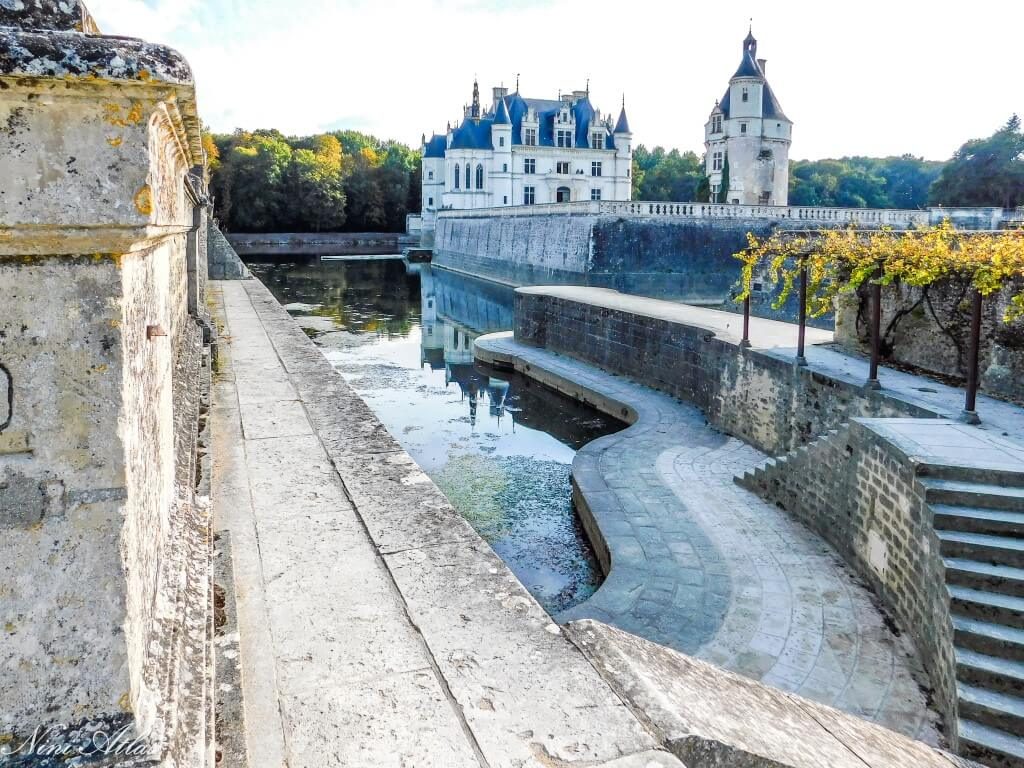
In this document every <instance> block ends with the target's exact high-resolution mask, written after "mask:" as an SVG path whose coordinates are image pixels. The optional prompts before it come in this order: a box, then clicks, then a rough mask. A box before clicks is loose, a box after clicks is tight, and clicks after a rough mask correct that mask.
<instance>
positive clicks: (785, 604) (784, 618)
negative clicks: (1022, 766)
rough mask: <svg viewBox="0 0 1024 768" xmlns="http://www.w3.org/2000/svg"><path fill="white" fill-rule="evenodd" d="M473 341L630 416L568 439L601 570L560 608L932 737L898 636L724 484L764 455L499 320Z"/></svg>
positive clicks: (849, 584)
mask: <svg viewBox="0 0 1024 768" xmlns="http://www.w3.org/2000/svg"><path fill="white" fill-rule="evenodd" d="M477 356H478V357H479V358H481V359H482V360H484V361H490V362H497V363H505V364H515V365H516V367H517V368H518V369H520V370H522V371H523V372H525V373H527V374H528V375H530V376H532V377H534V378H536V379H539V380H540V381H542V382H544V383H545V384H548V385H549V386H553V387H555V388H556V389H559V390H562V391H564V392H566V393H568V394H572V395H574V396H578V397H582V398H584V399H586V400H588V401H590V402H592V403H594V404H595V405H597V406H598V407H599V408H601V409H602V410H605V411H606V412H608V413H612V414H614V415H619V416H622V415H625V414H627V413H628V414H629V415H628V417H627V418H628V420H630V421H632V425H631V426H630V427H629V428H627V429H625V430H623V431H622V432H619V433H616V434H614V435H609V436H607V437H603V438H600V439H599V440H595V441H594V442H592V443H590V444H588V445H587V446H585V447H584V448H583V449H582V450H581V451H580V452H579V453H578V454H577V458H576V462H575V463H574V466H573V475H574V483H575V485H576V487H577V492H578V501H583V502H584V503H585V505H586V507H587V509H588V510H589V516H590V517H591V518H592V520H593V521H594V523H595V524H596V525H597V527H598V528H599V529H600V535H601V538H603V540H604V542H605V543H606V544H607V550H608V552H607V553H605V552H602V551H601V549H602V548H601V547H600V546H598V547H597V549H598V554H599V557H601V559H602V560H603V561H604V562H605V563H606V564H607V563H608V561H609V559H610V562H611V570H610V571H609V573H608V576H607V579H606V581H605V583H604V584H603V585H602V587H601V588H600V589H599V590H598V591H597V593H596V594H595V595H594V596H593V597H592V598H591V599H590V600H588V601H586V602H585V603H583V604H581V605H579V606H577V607H576V608H574V609H572V610H570V611H567V612H566V613H564V614H562V615H560V616H558V617H557V618H558V619H559V620H560V621H569V620H572V619H578V618H593V619H598V620H601V621H606V622H608V623H610V624H613V625H615V626H617V627H619V628H621V629H625V630H627V631H629V632H632V633H634V634H637V635H640V636H642V637H645V638H647V639H650V640H653V641H655V642H658V643H661V644H662V645H666V646H669V647H671V648H675V649H677V650H680V651H682V652H684V653H688V654H692V655H695V656H697V657H700V658H703V659H706V660H708V661H711V662H713V663H715V664H718V665H720V666H722V667H725V668H727V669H730V670H733V671H736V672H739V673H741V674H744V675H747V676H749V677H752V678H754V679H758V680H761V681H762V682H765V683H768V684H771V685H773V686H776V687H778V688H781V689H784V690H787V691H792V692H795V693H798V694H800V695H802V696H806V697H808V698H811V699H814V700H816V701H820V702H823V703H826V704H830V705H833V706H836V707H837V708H839V709H842V710H844V711H847V712H850V713H852V714H856V715H858V716H861V717H864V718H866V719H868V720H872V721H875V722H878V723H880V724H882V725H885V726H887V727H889V728H892V729H893V730H896V731H899V732H901V733H904V734H907V735H909V736H913V737H915V738H918V739H921V740H923V741H926V742H928V743H931V744H938V743H939V741H940V737H939V733H938V730H937V728H936V724H937V723H938V715H937V714H936V713H935V712H933V711H932V710H931V709H930V708H929V707H928V704H927V700H926V696H925V693H924V692H923V690H922V688H921V684H927V678H926V676H925V675H924V674H923V671H922V670H921V668H920V664H919V662H918V660H917V657H916V655H915V653H914V650H913V646H912V645H911V643H910V642H909V640H908V639H906V638H903V637H901V636H899V634H898V633H897V632H895V631H894V629H893V628H892V625H891V623H887V620H886V618H885V617H884V615H883V614H882V612H881V611H880V610H879V609H878V608H877V607H876V605H875V602H874V600H873V597H872V594H871V592H870V591H869V590H868V589H867V588H866V587H865V586H864V585H863V584H862V583H861V582H860V581H859V580H858V579H857V577H856V576H855V575H854V574H853V573H852V572H850V571H849V570H848V569H847V568H846V566H845V565H844V564H843V562H842V561H841V560H840V558H839V556H838V555H837V554H835V552H834V551H833V550H832V549H831V548H830V547H829V546H828V545H827V544H826V543H825V542H824V541H822V540H821V539H820V538H819V537H818V536H816V535H815V534H814V533H812V532H811V531H809V530H808V529H807V528H805V527H803V526H802V525H801V524H799V523H797V522H795V521H794V520H792V519H791V518H790V517H789V516H788V515H787V514H786V513H785V512H784V511H782V510H779V509H777V508H775V507H773V506H771V505H770V504H768V503H766V502H764V501H762V500H761V499H759V498H758V497H757V496H755V495H754V494H753V493H750V492H749V491H746V490H744V489H742V488H740V487H738V486H736V485H735V484H734V482H733V478H734V476H736V475H737V474H741V473H742V472H743V471H744V470H745V469H748V468H749V467H751V466H753V465H755V464H757V463H758V462H759V461H762V460H763V459H764V458H765V456H764V454H762V453H761V452H760V451H757V450H756V449H754V448H752V447H750V446H748V445H746V444H744V443H742V442H741V441H739V440H736V439H733V438H730V437H728V436H727V435H724V434H723V433H721V432H719V431H717V430H715V429H714V428H712V427H711V426H709V425H708V424H707V423H706V421H705V420H704V418H703V416H702V414H701V413H700V411H698V410H697V409H696V408H694V407H692V406H690V405H687V404H684V403H681V402H679V401H677V400H674V399H672V398H670V397H668V396H666V395H663V394H661V393H659V392H656V391H654V390H652V389H650V388H647V387H643V386H640V385H638V384H635V383H632V382H630V381H628V380H625V379H623V378H622V377H617V376H613V375H611V374H608V373H605V372H603V371H601V370H600V369H598V368H596V367H594V366H591V365H587V364H586V363H582V362H579V361H576V360H573V359H571V358H567V357H562V356H559V355H556V354H553V353H551V352H547V351H545V350H541V349H537V348H535V347H528V346H525V345H521V344H517V343H516V342H515V341H513V340H512V338H511V336H510V335H506V334H494V335H491V336H487V337H482V338H481V339H478V340H477ZM579 497H582V498H579ZM584 516H585V517H586V516H587V515H586V514H585V515H584ZM608 554H610V558H609V557H608Z"/></svg>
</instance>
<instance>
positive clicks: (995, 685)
mask: <svg viewBox="0 0 1024 768" xmlns="http://www.w3.org/2000/svg"><path fill="white" fill-rule="evenodd" d="M953 655H954V656H955V658H956V679H957V680H958V681H959V682H961V683H967V684H968V685H973V686H975V687H978V688H984V689H986V690H989V691H996V692H997V693H1006V694H1010V695H1013V694H1019V693H1020V692H1021V691H1024V662H1020V661H1013V660H1012V659H999V658H996V657H995V656H987V655H986V654H984V653H978V652H977V651H969V650H967V649H966V648H954V649H953Z"/></svg>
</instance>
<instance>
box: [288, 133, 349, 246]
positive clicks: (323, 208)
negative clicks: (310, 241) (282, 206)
mask: <svg viewBox="0 0 1024 768" xmlns="http://www.w3.org/2000/svg"><path fill="white" fill-rule="evenodd" d="M317 138H318V139H319V138H323V139H329V141H314V142H313V145H314V146H315V147H317V151H313V150H310V149H297V150H295V151H294V152H293V153H292V157H291V162H290V163H289V165H288V170H287V172H286V174H285V177H284V179H283V181H282V185H283V188H284V192H285V199H286V201H287V211H286V212H285V213H284V216H285V217H286V220H287V221H288V224H289V226H287V229H293V230H297V231H299V232H322V231H324V230H331V229H337V228H339V227H340V226H341V225H342V224H344V223H345V187H344V181H343V179H342V173H341V145H340V144H339V143H338V140H337V139H335V138H334V137H333V136H325V137H317Z"/></svg>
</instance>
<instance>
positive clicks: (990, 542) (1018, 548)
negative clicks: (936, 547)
mask: <svg viewBox="0 0 1024 768" xmlns="http://www.w3.org/2000/svg"><path fill="white" fill-rule="evenodd" d="M935 535H936V536H938V537H939V542H940V544H941V546H940V549H941V551H942V556H943V557H956V558H963V559H965V560H977V561H979V562H982V563H992V564H993V565H1009V566H1011V567H1014V568H1024V539H1016V538H1012V537H1010V536H992V535H990V534H987V533H965V532H963V531H942V530H937V531H935Z"/></svg>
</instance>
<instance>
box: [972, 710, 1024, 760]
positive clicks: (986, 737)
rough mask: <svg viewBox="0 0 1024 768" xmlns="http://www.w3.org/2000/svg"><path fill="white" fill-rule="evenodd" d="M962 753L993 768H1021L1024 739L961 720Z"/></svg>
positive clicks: (1023, 754) (1023, 755)
mask: <svg viewBox="0 0 1024 768" xmlns="http://www.w3.org/2000/svg"><path fill="white" fill-rule="evenodd" d="M957 730H958V732H959V733H960V752H961V754H963V755H964V757H968V758H970V759H971V760H977V761H979V762H982V763H984V764H985V765H988V766H992V768H1020V766H1021V765H1022V762H1021V761H1024V739H1022V738H1021V737H1020V736H1014V735H1013V734H1011V733H1007V732H1006V731H1001V730H999V729H998V728H989V727H988V726H985V725H982V724H981V723H977V722H975V721H973V720H968V719H966V718H960V720H959V722H958V724H957Z"/></svg>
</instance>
